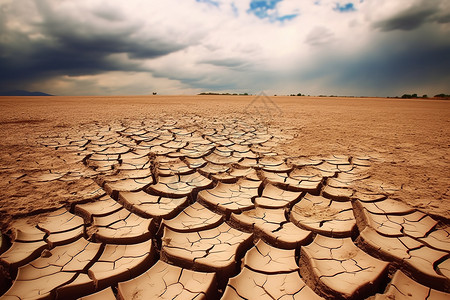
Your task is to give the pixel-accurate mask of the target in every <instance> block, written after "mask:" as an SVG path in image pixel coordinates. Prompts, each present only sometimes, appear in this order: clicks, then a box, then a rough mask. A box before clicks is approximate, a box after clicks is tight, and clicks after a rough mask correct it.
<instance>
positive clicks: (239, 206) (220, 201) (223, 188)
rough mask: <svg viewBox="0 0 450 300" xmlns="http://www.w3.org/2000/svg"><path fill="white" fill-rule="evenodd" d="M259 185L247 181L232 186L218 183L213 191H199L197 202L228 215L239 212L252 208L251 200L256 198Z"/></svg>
mask: <svg viewBox="0 0 450 300" xmlns="http://www.w3.org/2000/svg"><path fill="white" fill-rule="evenodd" d="M260 185H261V181H251V180H247V179H242V180H239V181H238V182H237V183H232V184H227V183H223V182H219V183H218V184H217V185H216V187H214V188H213V189H210V190H203V191H200V192H199V193H198V196H197V200H198V201H200V202H201V203H203V204H205V205H206V206H209V207H211V208H213V209H215V210H218V211H220V212H221V213H223V214H226V215H229V214H230V213H231V212H241V211H245V210H249V209H251V208H253V207H254V204H253V202H252V199H253V198H254V197H256V196H258V189H259V186H260Z"/></svg>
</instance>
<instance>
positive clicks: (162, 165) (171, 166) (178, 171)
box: [156, 156, 194, 176]
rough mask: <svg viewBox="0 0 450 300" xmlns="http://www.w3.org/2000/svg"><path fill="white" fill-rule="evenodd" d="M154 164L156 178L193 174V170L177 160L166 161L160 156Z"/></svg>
mask: <svg viewBox="0 0 450 300" xmlns="http://www.w3.org/2000/svg"><path fill="white" fill-rule="evenodd" d="M156 163H157V170H156V171H157V174H158V176H171V175H182V174H189V173H193V172H194V170H192V169H191V168H189V166H188V165H187V164H186V163H185V162H183V161H181V160H180V159H179V158H177V159H173V158H172V159H167V158H162V157H161V156H160V157H158V158H157V159H156Z"/></svg>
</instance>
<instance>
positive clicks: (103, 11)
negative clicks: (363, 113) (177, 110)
mask: <svg viewBox="0 0 450 300" xmlns="http://www.w3.org/2000/svg"><path fill="white" fill-rule="evenodd" d="M17 89H22V90H29V91H41V92H46V93H50V94H54V95H148V94H151V93H153V92H157V93H158V94H197V93H200V92H231V93H244V92H247V93H250V94H257V93H259V92H261V91H265V92H266V93H267V94H279V95H283V94H292V93H295V94H297V93H302V94H307V95H349V96H401V95H402V94H404V93H417V94H419V95H422V94H427V95H430V96H432V95H435V94H438V93H447V94H450V1H448V0H356V1H349V0H344V1H338V0H302V1H300V0H298V1H296V0H266V1H260V0H164V1H162V0H139V1H138V0H127V1H119V0H117V1H115V0H108V1H107V0H76V1H73V0H20V1H17V0H0V92H1V91H10V90H17Z"/></svg>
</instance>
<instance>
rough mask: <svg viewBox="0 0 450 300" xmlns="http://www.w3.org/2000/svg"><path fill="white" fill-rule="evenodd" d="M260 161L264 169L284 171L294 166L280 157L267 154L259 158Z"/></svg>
mask: <svg viewBox="0 0 450 300" xmlns="http://www.w3.org/2000/svg"><path fill="white" fill-rule="evenodd" d="M258 163H259V164H260V167H261V169H263V170H264V171H269V172H281V173H283V172H289V171H291V170H292V167H289V166H288V165H286V163H285V162H284V160H283V159H281V158H278V157H272V156H265V157H263V158H261V159H259V161H258Z"/></svg>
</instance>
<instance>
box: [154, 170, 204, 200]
mask: <svg viewBox="0 0 450 300" xmlns="http://www.w3.org/2000/svg"><path fill="white" fill-rule="evenodd" d="M211 185H212V181H211V180H209V179H208V178H206V177H204V176H202V175H200V174H199V173H197V172H196V173H193V174H189V175H175V176H167V177H159V178H158V182H157V183H156V184H155V185H150V186H149V187H148V190H149V191H151V192H152V193H153V194H157V195H161V196H165V197H169V198H170V197H173V198H177V197H178V198H180V197H185V196H188V195H190V194H191V193H192V192H193V191H194V190H196V189H202V188H207V187H209V186H211Z"/></svg>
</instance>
